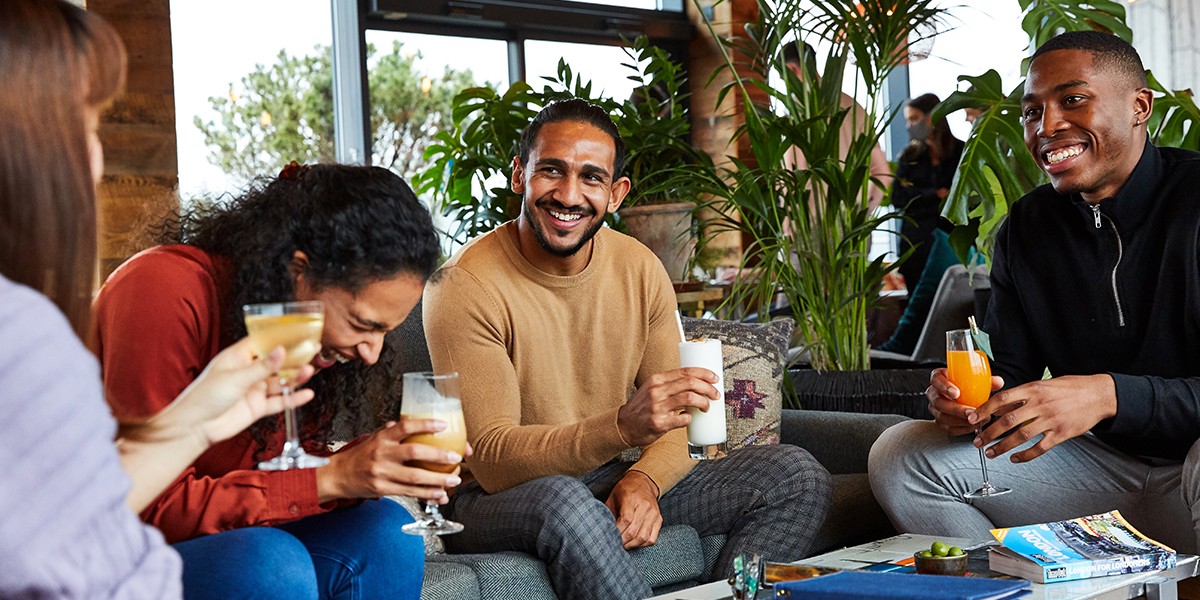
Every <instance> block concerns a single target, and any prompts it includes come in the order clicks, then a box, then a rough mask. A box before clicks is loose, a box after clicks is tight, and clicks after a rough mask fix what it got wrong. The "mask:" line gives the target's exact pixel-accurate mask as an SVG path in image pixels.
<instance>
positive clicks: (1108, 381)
mask: <svg viewBox="0 0 1200 600" xmlns="http://www.w3.org/2000/svg"><path fill="white" fill-rule="evenodd" d="M1116 414H1117V387H1116V384H1114V383H1113V379H1112V377H1110V376H1108V375H1089V376H1082V377H1081V376H1074V377H1072V376H1068V377H1055V378H1054V379H1046V380H1042V381H1034V382H1030V383H1027V384H1025V385H1022V386H1018V387H1015V388H1013V389H1011V390H1005V391H1003V392H1000V393H999V394H996V395H994V396H992V397H991V398H990V399H989V400H988V401H987V402H985V403H983V405H982V406H980V407H979V408H977V409H975V410H974V411H973V412H972V413H971V414H970V415H969V416H968V419H969V421H970V422H971V423H972V424H973V425H978V424H983V423H987V420H988V419H990V418H991V417H992V415H1000V418H999V419H997V420H996V422H995V423H992V424H991V425H990V426H988V427H987V428H986V429H984V430H983V431H982V432H980V434H979V436H978V437H977V438H976V439H975V446H976V447H980V446H986V445H987V444H990V443H991V442H992V440H995V439H997V438H999V437H1000V436H1001V435H1004V434H1005V432H1010V431H1011V433H1010V434H1009V435H1008V436H1007V437H1005V438H1004V439H1002V440H1000V441H998V442H996V444H995V445H994V446H992V447H990V448H988V449H987V456H988V457H989V458H991V457H994V456H1000V455H1002V454H1004V453H1005V452H1008V451H1009V450H1012V449H1013V448H1016V447H1017V446H1020V445H1021V444H1024V443H1025V442H1028V441H1029V440H1032V439H1033V438H1035V437H1037V436H1038V435H1039V434H1041V435H1042V439H1041V440H1038V443H1036V444H1034V445H1033V446H1030V447H1029V448H1028V449H1026V450H1023V451H1021V452H1018V453H1016V454H1014V455H1012V456H1011V457H1010V459H1011V460H1012V462H1014V463H1022V462H1029V461H1031V460H1033V459H1035V458H1037V457H1039V456H1041V455H1043V454H1045V453H1046V451H1047V450H1049V449H1051V448H1053V447H1055V446H1057V445H1058V444H1061V443H1062V442H1064V441H1066V440H1069V439H1071V438H1073V437H1075V436H1078V435H1082V434H1084V433H1086V432H1087V431H1088V430H1090V429H1091V428H1092V427H1094V426H1095V425H1096V424H1097V423H1099V422H1100V421H1103V420H1104V419H1107V418H1109V417H1113V416H1116Z"/></svg>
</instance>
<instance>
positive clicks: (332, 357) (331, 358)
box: [321, 350, 350, 364]
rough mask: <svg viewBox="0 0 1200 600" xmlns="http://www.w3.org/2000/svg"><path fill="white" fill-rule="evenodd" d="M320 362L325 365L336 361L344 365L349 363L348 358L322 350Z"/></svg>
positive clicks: (334, 352) (333, 351) (331, 351)
mask: <svg viewBox="0 0 1200 600" xmlns="http://www.w3.org/2000/svg"><path fill="white" fill-rule="evenodd" d="M321 360H322V361H323V362H327V363H328V362H335V361H336V362H338V363H340V364H345V363H348V362H350V359H349V358H346V357H345V356H342V355H341V354H340V353H338V352H337V351H336V350H322V351H321Z"/></svg>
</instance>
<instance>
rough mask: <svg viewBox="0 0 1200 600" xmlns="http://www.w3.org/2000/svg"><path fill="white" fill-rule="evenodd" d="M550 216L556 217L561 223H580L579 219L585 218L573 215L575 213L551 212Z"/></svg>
mask: <svg viewBox="0 0 1200 600" xmlns="http://www.w3.org/2000/svg"><path fill="white" fill-rule="evenodd" d="M550 214H551V215H552V216H554V218H555V219H558V220H559V221H578V220H579V219H582V218H583V215H580V214H573V213H560V212H555V211H550Z"/></svg>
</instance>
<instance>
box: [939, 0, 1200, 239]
mask: <svg viewBox="0 0 1200 600" xmlns="http://www.w3.org/2000/svg"><path fill="white" fill-rule="evenodd" d="M1016 1H1017V2H1018V3H1019V4H1020V6H1021V9H1022V11H1023V14H1024V16H1023V18H1022V20H1021V27H1022V29H1024V31H1025V33H1026V34H1028V36H1029V49H1030V50H1032V49H1035V48H1037V47H1038V46H1040V45H1041V44H1042V43H1044V42H1045V41H1046V40H1048V39H1050V38H1051V37H1053V36H1054V35H1057V34H1058V33H1060V32H1063V31H1082V30H1091V29H1096V30H1101V31H1106V32H1111V33H1113V34H1115V35H1118V36H1120V37H1121V38H1122V39H1124V40H1126V41H1132V38H1133V32H1132V30H1130V28H1129V27H1128V26H1127V25H1126V23H1125V7H1124V5H1123V3H1121V2H1119V1H1116V0H1086V1H1083V0H1016ZM1028 68H1029V61H1028V60H1026V61H1024V62H1023V64H1022V71H1023V72H1024V71H1027V70H1028ZM1147 77H1148V79H1149V83H1150V89H1152V90H1153V91H1154V92H1155V98H1154V109H1153V112H1152V113H1151V116H1150V123H1149V125H1150V126H1149V131H1150V138H1151V139H1152V140H1153V141H1154V142H1155V143H1156V144H1159V145H1164V146H1176V147H1180V148H1188V149H1192V150H1200V127H1198V126H1197V125H1200V109H1198V108H1197V107H1196V104H1195V102H1194V101H1193V100H1192V94H1191V92H1190V91H1187V90H1184V91H1171V90H1168V89H1166V87H1165V86H1163V85H1162V84H1161V83H1159V82H1158V80H1157V79H1155V78H1154V75H1153V74H1152V73H1149V72H1147ZM959 80H960V81H965V82H968V83H970V84H971V89H970V90H969V91H960V92H955V93H953V94H951V95H950V96H949V97H948V98H947V99H946V101H945V102H943V103H942V104H940V105H939V106H938V107H937V108H936V109H935V110H934V118H939V117H941V116H945V115H947V114H949V113H951V112H954V111H956V110H959V109H962V108H978V109H981V110H983V112H982V113H981V114H980V116H979V118H978V119H976V122H975V126H974V128H973V129H972V130H971V134H970V136H969V137H968V138H967V141H966V144H965V146H964V149H963V154H962V158H961V160H960V161H959V165H958V170H957V172H956V174H955V178H954V184H953V185H952V186H951V188H950V194H949V196H947V198H946V206H945V208H944V209H943V215H945V216H946V217H947V218H948V219H949V220H950V221H951V222H952V223H954V224H955V231H954V232H953V233H952V235H951V245H952V246H954V249H955V251H956V252H957V253H958V255H959V258H960V259H963V260H964V262H965V260H966V256H967V251H968V249H969V248H970V246H971V245H972V244H975V245H976V246H978V247H979V248H980V250H982V252H983V254H984V255H985V256H987V257H988V258H989V259H990V257H991V246H992V244H991V242H992V237H993V235H994V233H995V231H996V228H997V227H998V226H999V225H1000V223H1002V222H1003V220H1004V217H1005V216H1006V215H1007V214H1008V207H1009V204H1010V203H1011V202H1014V201H1016V200H1017V199H1019V198H1020V197H1021V196H1023V195H1025V193H1027V192H1029V191H1030V190H1032V189H1033V188H1034V187H1036V186H1038V185H1041V184H1042V183H1045V182H1046V181H1047V179H1046V176H1045V174H1044V173H1042V171H1041V169H1039V168H1038V166H1037V164H1036V163H1035V162H1034V160H1033V157H1032V156H1030V155H1029V152H1028V151H1027V150H1025V141H1024V129H1023V127H1022V125H1021V122H1020V112H1021V111H1020V108H1021V95H1022V94H1023V93H1024V89H1025V81H1024V80H1021V81H1020V82H1018V83H1017V85H1016V86H1015V87H1014V88H1013V89H1012V90H1011V91H1007V92H1006V91H1005V90H1004V89H1003V87H1002V85H1001V81H1000V75H999V74H998V73H996V72H995V71H988V72H987V73H984V74H982V75H978V76H968V75H963V76H961V77H959Z"/></svg>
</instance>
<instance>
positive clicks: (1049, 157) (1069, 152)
mask: <svg viewBox="0 0 1200 600" xmlns="http://www.w3.org/2000/svg"><path fill="white" fill-rule="evenodd" d="M1081 153H1083V148H1081V147H1079V146H1071V147H1070V148H1064V149H1062V150H1059V151H1057V152H1051V153H1049V154H1046V163H1047V164H1051V165H1053V164H1056V163H1060V162H1062V161H1064V160H1067V159H1068V158H1071V157H1072V156H1079V155H1080V154H1081Z"/></svg>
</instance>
